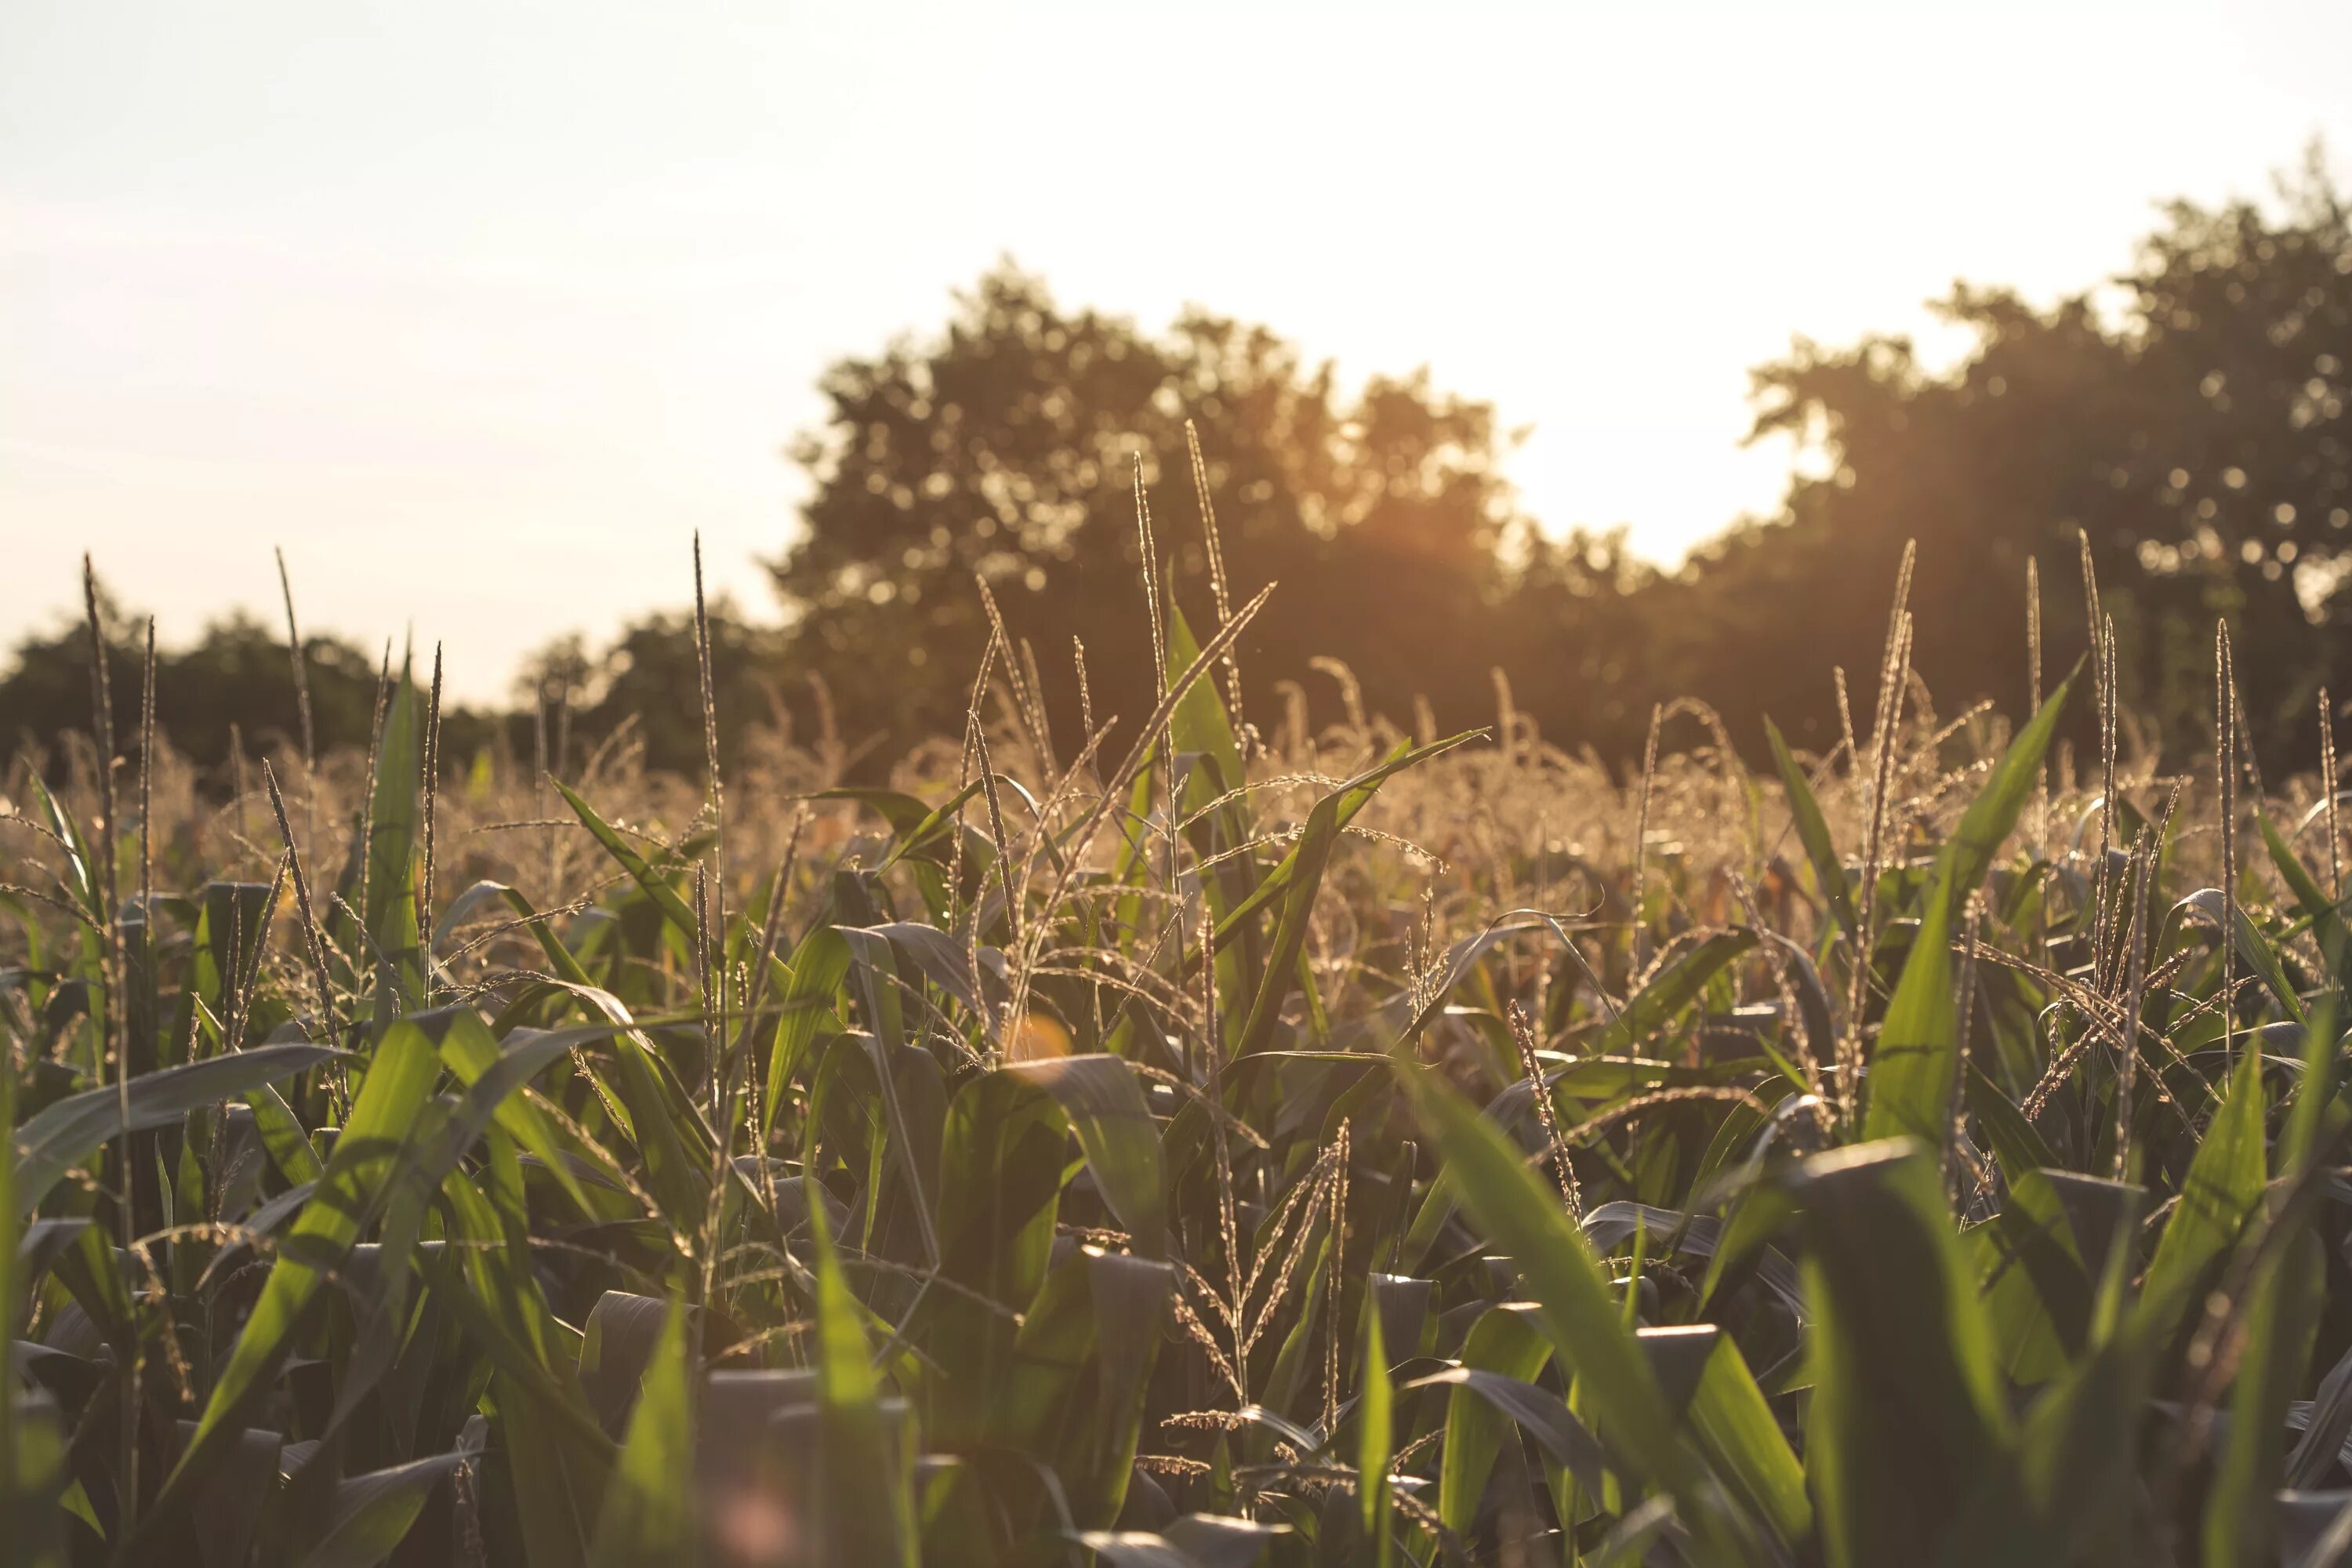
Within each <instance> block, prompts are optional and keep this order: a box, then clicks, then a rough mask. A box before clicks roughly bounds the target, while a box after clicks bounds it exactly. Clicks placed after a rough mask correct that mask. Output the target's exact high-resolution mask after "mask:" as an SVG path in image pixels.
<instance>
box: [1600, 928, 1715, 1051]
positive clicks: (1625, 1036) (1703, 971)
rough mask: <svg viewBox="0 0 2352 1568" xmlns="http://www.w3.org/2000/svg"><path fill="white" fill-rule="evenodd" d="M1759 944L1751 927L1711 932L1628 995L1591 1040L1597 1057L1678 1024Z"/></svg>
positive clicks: (1633, 1045) (1639, 1042) (1634, 1045)
mask: <svg viewBox="0 0 2352 1568" xmlns="http://www.w3.org/2000/svg"><path fill="white" fill-rule="evenodd" d="M1755 945H1756V933H1755V932H1754V931H1749V930H1748V929H1746V928H1745V927H1739V928H1736V929H1734V930H1731V931H1715V932H1712V933H1710V934H1709V935H1707V936H1706V937H1704V938H1702V939H1701V940H1699V941H1698V942H1694V943H1692V944H1691V945H1690V946H1688V947H1685V948H1684V949H1682V950H1681V951H1680V952H1677V953H1675V956H1674V957H1673V958H1671V959H1669V960H1667V961H1666V962H1665V963H1664V964H1661V965H1660V966H1659V968H1658V970H1657V972H1656V973H1654V974H1653V975H1652V976H1651V977H1650V980H1649V983H1648V984H1645V985H1643V987H1642V989H1641V990H1639V991H1637V992H1635V993H1634V994H1633V995H1632V996H1630V997H1628V998H1626V1001H1625V1005H1624V1006H1622V1007H1621V1008H1619V1009H1617V1010H1616V1013H1615V1016H1612V1018H1611V1019H1610V1021H1609V1022H1608V1024H1607V1025H1606V1026H1603V1027H1602V1028H1601V1030H1600V1031H1598V1032H1597V1033H1596V1034H1594V1035H1593V1036H1592V1037H1591V1039H1590V1040H1589V1041H1588V1043H1587V1046H1586V1049H1587V1050H1588V1051H1589V1052H1590V1053H1591V1054H1592V1055H1595V1056H1606V1055H1611V1054H1613V1053H1616V1052H1621V1051H1627V1050H1633V1049H1635V1048H1637V1047H1640V1046H1642V1045H1643V1043H1645V1042H1647V1041H1649V1040H1650V1039H1651V1038H1652V1037H1654V1036H1655V1035H1656V1034H1657V1032H1658V1031H1659V1030H1661V1029H1663V1028H1664V1027H1665V1026H1667V1025H1668V1024H1670V1023H1672V1022H1673V1021H1674V1019H1675V1016H1677V1015H1678V1014H1680V1013H1681V1012H1682V1011H1683V1010H1684V1009H1685V1008H1686V1007H1688V1006H1690V1005H1691V1004H1693V1003H1694V1002H1696V1001H1697V1000H1698V999H1699V997H1700V995H1701V994H1703V993H1704V992H1705V991H1706V987H1707V984H1708V983H1709V982H1711V981H1713V980H1714V979H1715V977H1716V976H1717V975H1718V974H1720V973H1723V970H1724V967H1725V965H1727V964H1728V963H1731V962H1732V961H1733V960H1734V959H1736V958H1738V956H1739V955H1740V954H1741V953H1744V952H1748V950H1749V949H1750V948H1752V947H1754V946H1755Z"/></svg>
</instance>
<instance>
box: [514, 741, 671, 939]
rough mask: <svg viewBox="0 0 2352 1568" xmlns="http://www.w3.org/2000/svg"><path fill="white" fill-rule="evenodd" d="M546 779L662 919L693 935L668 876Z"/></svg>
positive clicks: (567, 788)
mask: <svg viewBox="0 0 2352 1568" xmlns="http://www.w3.org/2000/svg"><path fill="white" fill-rule="evenodd" d="M548 782H549V783H550V784H553V785H554V786H555V793H556V794H558V795H562V797H563V804H564V805H568V806H570V807H571V808H572V815H573V816H577V817H578V818H579V819H580V825H581V826H583V827H585V828H586V829H587V830H588V832H589V835H590V837H593V838H594V839H595V840H596V842H597V843H599V844H601V845H603V846H604V853H605V854H607V855H610V856H611V857H612V858H613V860H614V864H616V865H618V866H619V867H620V868H621V869H622V870H624V871H626V872H627V873H628V874H629V877H630V879H631V880H633V881H635V883H636V884H637V886H638V887H639V888H640V889H644V891H645V895H646V898H648V899H651V900H653V902H654V908H656V909H657V910H661V912H662V918H663V919H664V920H666V921H668V922H669V923H670V925H671V926H672V927H673V928H674V929H675V930H676V931H677V932H678V933H679V934H680V935H681V936H684V937H686V938H687V939H688V940H689V941H691V940H692V939H693V937H694V925H695V922H694V911H693V910H690V909H688V908H687V904H686V900H684V899H682V898H680V897H678V893H677V889H676V888H673V887H671V886H670V885H669V880H668V879H667V878H665V877H664V876H662V875H661V874H660V873H659V872H657V871H656V870H655V869H654V868H653V867H652V866H651V865H649V864H647V863H646V858H645V857H644V856H642V855H640V854H638V853H637V851H636V848H635V846H633V845H631V844H630V842H629V841H628V840H627V839H626V838H625V837H622V836H621V833H620V831H619V830H618V829H616V828H615V827H614V826H613V825H612V824H611V823H609V822H607V821H605V820H604V818H603V817H602V816H598V815H597V813H596V808H595V807H593V806H592V805H589V804H588V803H587V802H586V801H584V800H583V799H581V798H580V795H579V794H578V793H577V792H576V791H574V790H573V789H572V786H571V785H570V784H565V783H564V782H563V781H562V779H550V780H549V781H548Z"/></svg>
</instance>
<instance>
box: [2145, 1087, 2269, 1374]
mask: <svg viewBox="0 0 2352 1568" xmlns="http://www.w3.org/2000/svg"><path fill="white" fill-rule="evenodd" d="M2267 1108H2268V1097H2267V1096H2266V1095H2265V1094H2264V1092H2263V1074H2262V1060H2261V1058H2260V1057H2258V1056H2257V1055H2256V1054H2255V1053H2254V1052H2252V1051H2248V1052H2246V1053H2245V1054H2244V1057H2243V1059H2242V1061H2241V1062H2240V1063H2239V1066H2238V1072H2237V1076H2236V1078H2235V1079H2232V1080H2231V1085H2230V1091H2229V1094H2228V1096H2227V1097H2226V1098H2225V1099H2224V1100H2222V1102H2221V1110H2219V1111H2218V1112H2216V1113H2215V1115H2214V1118H2213V1121H2212V1122H2211V1124H2210V1126H2208V1127H2207V1128H2206V1130H2205V1136H2204V1139H2203V1140H2202V1141H2201V1142H2200V1143H2199V1144H2198V1145H2197V1152H2196V1155H2195V1156H2194V1157H2193V1158H2192V1159H2191V1160H2190V1161H2189V1173H2188V1175H2187V1177H2185V1178H2184V1179H2183V1180H2182V1182H2181V1184H2180V1201H2179V1203H2178V1204H2177V1205H2174V1207H2173V1211H2172V1217H2171V1218H2170V1219H2168V1220H2167V1221H2166V1222H2165V1226H2164V1235H2163V1236H2162V1237H2160V1238H2159V1239H2158V1242H2157V1244H2156V1256H2155V1258H2153V1259H2151V1260H2150V1261H2149V1263H2148V1266H2147V1279H2146V1280H2145V1281H2144V1282H2143V1284H2142V1285H2141V1287H2140V1296H2139V1303H2138V1305H2137V1308H2136V1309H2135V1310H2134V1313H2133V1327H2134V1331H2136V1332H2137V1333H2138V1334H2140V1335H2141V1336H2143V1337H2144V1338H2145V1339H2146V1340H2147V1341H2148V1342H2150V1343H2151V1344H2155V1345H2162V1344H2165V1343H2167V1342H2169V1341H2170V1340H2171V1339H2172V1337H2173V1335H2174V1333H2175V1332H2176V1331H2178V1330H2179V1327H2180V1324H2181V1321H2182V1320H2183V1319H2184V1318H2185V1317H2186V1316H2187V1314H2188V1313H2189V1310H2190V1309H2191V1308H2193V1307H2195V1306H2196V1305H2198V1304H2199V1303H2201V1302H2202V1301H2203V1300H2205V1292H2206V1289H2207V1288H2208V1286H2209V1285H2210V1281H2211V1279H2212V1278H2213V1276H2214V1274H2215V1272H2216V1271H2217V1270H2218V1269H2219V1268H2220V1266H2221V1260H2222V1258H2224V1257H2226V1256H2227V1255H2228V1253H2229V1251H2230V1249H2231V1247H2235V1246H2236V1245H2237V1242H2238V1237H2239V1235H2240V1233H2241V1232H2242V1230H2243V1229H2244V1228H2245V1224H2246V1221H2247V1219H2248V1218H2249V1217H2251V1216H2252V1214H2253V1212H2254V1209H2255V1207H2256V1206H2257V1205H2259V1204H2260V1203H2261V1202H2262V1198H2263V1183H2264V1182H2265V1181H2266V1179H2267V1177H2268V1170H2267V1162H2266V1157H2265V1152H2264V1150H2263V1118H2264V1114H2265V1112H2266V1110H2267Z"/></svg>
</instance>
